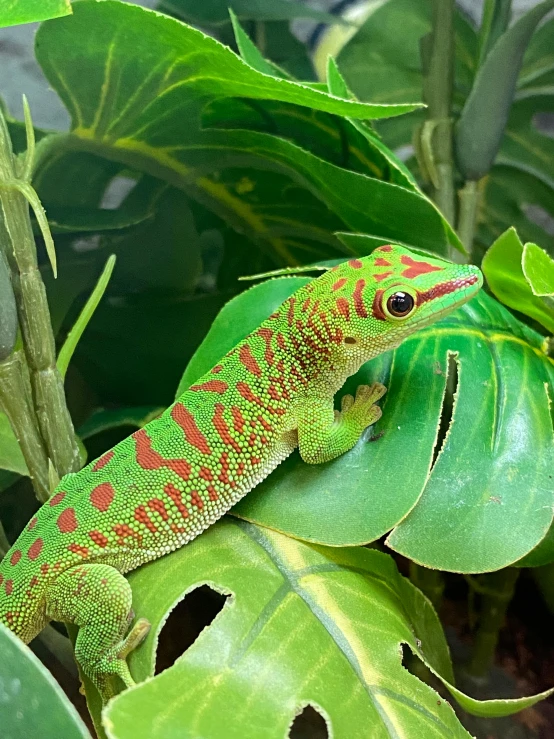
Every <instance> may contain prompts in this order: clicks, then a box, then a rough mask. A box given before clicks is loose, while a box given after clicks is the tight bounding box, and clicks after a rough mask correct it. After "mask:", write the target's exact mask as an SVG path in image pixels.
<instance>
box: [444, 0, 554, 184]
mask: <svg viewBox="0 0 554 739" xmlns="http://www.w3.org/2000/svg"><path fill="white" fill-rule="evenodd" d="M552 8H554V0H546V1H545V2H542V3H540V4H539V5H537V6H535V7H534V8H531V9H530V10H529V11H528V12H527V13H526V14H525V15H524V16H523V17H521V18H520V19H519V20H518V21H517V22H516V23H514V25H513V26H511V27H510V28H509V29H508V30H507V31H506V32H505V33H504V34H502V36H501V37H500V38H499V39H498V41H497V42H496V43H495V44H494V46H493V48H492V49H491V50H490V52H489V53H488V55H487V57H486V59H485V61H484V62H483V64H482V65H481V67H480V68H479V71H478V72H477V75H476V77H475V82H474V84H473V87H472V89H471V92H470V94H469V96H468V98H467V100H466V103H465V105H464V108H463V110H462V114H461V116H460V119H459V120H458V123H457V125H456V137H455V144H456V156H457V160H458V166H459V168H460V170H461V172H462V175H463V176H464V177H465V178H466V179H468V180H478V179H481V177H483V176H484V175H485V174H487V172H488V171H489V170H490V168H491V166H492V164H493V162H494V159H495V157H496V155H497V153H498V150H499V148H500V143H501V141H502V137H503V135H504V129H505V127H506V123H507V121H508V116H509V114H510V108H511V105H512V102H513V99H514V93H515V89H516V83H517V78H518V75H519V72H520V69H521V65H522V62H523V55H524V53H525V49H526V48H527V46H528V44H529V41H530V39H531V36H532V35H533V32H534V31H535V28H536V27H537V25H538V24H539V23H540V21H541V20H542V18H543V17H544V16H545V15H546V14H547V13H548V12H549V11H550V10H552Z"/></svg>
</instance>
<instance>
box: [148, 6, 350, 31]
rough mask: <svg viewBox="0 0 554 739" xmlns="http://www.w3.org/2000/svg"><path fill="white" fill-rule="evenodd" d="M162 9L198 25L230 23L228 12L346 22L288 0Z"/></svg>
mask: <svg viewBox="0 0 554 739" xmlns="http://www.w3.org/2000/svg"><path fill="white" fill-rule="evenodd" d="M159 9H160V10H161V11H162V12H164V13H165V12H169V13H170V14H171V15H177V16H178V17H180V18H182V19H183V20H185V21H187V22H188V23H192V24H193V25H198V26H212V25H220V24H222V23H228V22H229V9H231V10H232V11H233V13H234V14H235V15H236V16H237V18H242V19H244V20H257V21H281V20H292V19H293V18H310V19H311V20H315V21H319V22H320V23H344V21H342V20H341V19H340V18H338V17H337V16H336V15H331V13H324V12H322V11H320V10H316V9H315V8H311V7H310V6H309V5H307V4H305V3H304V2H292V3H291V2H289V0H210V1H209V2H206V3H199V2H198V0H161V2H160V5H159Z"/></svg>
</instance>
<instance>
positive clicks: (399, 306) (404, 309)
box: [387, 292, 414, 318]
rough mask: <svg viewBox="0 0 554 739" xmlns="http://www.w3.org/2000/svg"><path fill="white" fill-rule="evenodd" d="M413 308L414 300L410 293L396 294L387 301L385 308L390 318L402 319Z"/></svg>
mask: <svg viewBox="0 0 554 739" xmlns="http://www.w3.org/2000/svg"><path fill="white" fill-rule="evenodd" d="M413 307H414V299H413V298H412V296H411V295H410V293H403V292H397V293H394V294H393V295H391V296H390V298H389V299H388V300H387V308H388V309H389V313H390V314H391V315H392V316H396V317H397V318H402V317H403V316H407V315H408V313H410V312H411V311H412V309H413Z"/></svg>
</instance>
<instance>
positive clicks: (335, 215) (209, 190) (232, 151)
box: [37, 0, 459, 264]
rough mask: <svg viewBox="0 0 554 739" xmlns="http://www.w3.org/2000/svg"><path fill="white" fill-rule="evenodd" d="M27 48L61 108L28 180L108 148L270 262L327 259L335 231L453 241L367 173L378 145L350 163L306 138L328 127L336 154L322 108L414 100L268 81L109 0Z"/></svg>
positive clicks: (194, 36)
mask: <svg viewBox="0 0 554 739" xmlns="http://www.w3.org/2000/svg"><path fill="white" fill-rule="evenodd" d="M37 57H38V60H39V62H40V63H41V65H42V67H43V69H44V72H45V73H46V75H47V77H48V79H49V81H50V83H51V84H52V86H53V87H54V88H55V89H56V90H57V91H58V93H59V94H60V96H61V98H62V100H63V101H64V103H65V104H66V106H67V108H68V110H69V111H70V113H71V116H72V132H71V133H70V134H68V135H66V136H64V135H62V136H56V137H50V138H49V139H48V140H47V141H46V142H43V146H42V148H41V158H40V161H39V166H38V171H37V176H38V178H39V179H40V178H41V177H42V175H41V173H42V171H43V170H44V168H48V167H50V166H52V162H53V161H55V160H58V162H59V161H63V157H64V156H69V152H70V151H71V152H75V151H81V152H82V151H88V152H91V153H94V154H95V155H97V156H101V157H106V158H109V159H111V160H114V161H117V162H120V163H122V164H125V165H127V166H130V167H132V168H134V169H137V170H140V171H142V172H147V173H149V174H152V175H154V176H156V177H158V178H161V179H163V180H165V181H167V182H170V183H171V184H173V185H176V186H177V187H179V188H181V189H184V190H185V191H186V192H187V194H188V195H189V197H192V198H193V199H195V200H196V201H198V202H199V203H202V204H203V205H204V206H205V207H207V208H208V209H209V210H210V211H212V212H213V213H216V214H217V215H219V216H221V217H222V218H223V219H224V220H225V221H226V222H227V223H229V224H230V225H231V226H233V227H234V228H235V229H236V230H238V231H239V232H240V233H242V234H244V235H245V236H246V237H247V238H248V239H249V240H250V242H251V243H252V244H256V245H258V247H259V248H260V249H261V250H263V251H264V252H265V253H267V254H268V255H269V256H270V257H271V258H272V259H273V261H274V263H275V262H276V263H278V264H292V263H295V262H302V261H304V262H306V261H313V259H314V253H317V256H318V257H321V256H325V252H324V253H323V254H321V249H322V247H323V248H324V249H327V255H328V256H337V255H338V254H339V253H340V252H344V247H343V246H341V245H340V244H339V243H338V242H337V240H336V239H335V238H334V237H333V236H332V233H333V232H334V231H337V230H345V228H346V230H352V231H360V232H364V233H369V234H374V235H376V236H380V237H383V238H386V239H389V240H397V241H400V242H403V243H412V244H414V245H418V246H420V247H422V248H427V249H429V250H432V251H437V252H439V253H440V252H443V253H444V252H445V250H446V248H447V245H448V244H449V243H450V244H452V245H454V246H455V247H459V242H458V240H457V238H456V237H455V235H454V234H453V233H452V231H451V229H450V228H449V227H448V225H447V224H446V223H445V222H444V219H443V218H442V216H441V215H440V214H439V213H438V211H437V210H436V208H435V207H434V206H433V205H432V204H431V203H430V202H429V200H428V199H427V198H426V197H425V196H423V195H422V194H421V193H420V192H419V191H417V190H415V189H414V187H413V186H409V187H407V186H398V185H397V184H396V182H395V181H394V178H393V177H392V175H391V177H388V176H387V175H386V174H385V177H383V178H382V179H380V178H379V174H380V165H381V169H382V166H383V165H384V164H386V162H383V156H382V154H380V153H379V152H378V150H377V147H376V146H373V147H372V146H370V145H369V144H368V143H367V142H365V143H364V142H363V141H362V147H363V148H362V151H361V152H360V156H358V157H353V158H352V162H353V167H352V169H351V168H350V166H349V161H348V159H346V160H345V159H344V156H345V155H348V152H347V151H345V150H343V149H344V147H342V149H340V152H341V156H342V158H340V159H339V160H338V161H336V160H335V156H334V153H331V154H330V155H329V156H330V158H331V161H328V160H327V158H326V155H325V145H321V144H318V143H317V142H318V141H321V138H322V137H323V138H325V136H327V138H329V136H330V137H331V138H333V139H334V144H333V152H334V151H337V146H339V148H340V146H342V144H341V142H342V140H343V138H344V136H343V135H342V133H341V127H340V125H337V124H336V122H334V123H333V127H332V129H331V132H330V134H329V133H328V132H325V130H323V131H322V127H323V126H324V125H325V115H324V114H326V115H327V116H334V117H337V118H338V119H339V120H340V119H341V117H343V116H348V117H349V118H351V119H356V118H364V119H377V118H382V117H390V116H395V115H399V114H401V113H405V112H408V111H411V110H414V108H416V107H418V106H417V105H415V106H414V105H412V104H395V105H386V104H385V105H382V104H378V105H372V104H364V103H360V102H357V101H353V100H345V99H340V98H338V97H336V96H333V95H329V94H327V93H326V92H323V91H322V90H320V89H315V88H312V87H310V86H308V85H302V84H300V83H297V82H293V81H289V80H279V79H276V78H274V77H272V76H269V75H266V74H263V73H262V72H259V71H257V70H255V69H254V68H252V67H250V66H248V65H247V64H245V63H244V62H243V61H241V60H240V58H239V57H237V56H236V55H235V54H234V53H233V52H232V51H231V50H230V49H228V48H226V47H224V46H222V45H220V44H219V43H218V42H216V41H215V40H214V39H212V38H210V37H207V36H205V35H203V34H202V33H201V32H200V31H197V30H195V29H192V28H190V27H188V26H186V25H184V24H182V23H179V22H178V21H176V20H174V19H172V18H168V17H164V16H161V15H160V14H156V13H153V12H151V11H148V10H145V9H142V8H138V7H135V6H132V5H128V4H125V3H119V2H112V1H111V0H108V1H107V2H95V1H93V0H85V1H84V2H80V3H78V4H77V5H76V7H75V9H74V15H73V17H72V18H71V19H70V22H67V23H66V22H65V21H64V20H60V21H56V22H55V23H53V22H52V23H48V22H47V23H45V24H43V26H42V27H41V29H40V30H39V33H38V34H37ZM123 90H124V91H125V92H123ZM214 101H217V102H214ZM268 101H269V102H268ZM268 104H271V105H273V108H274V109H276V110H274V109H272V108H271V105H270V109H269V117H268V115H267V114H266V111H265V106H267V105H268ZM210 105H212V106H213V107H210ZM222 106H223V107H222ZM227 106H228V107H227ZM287 106H288V107H287ZM249 110H250V120H249V121H248V122H247V123H246V128H251V129H256V130H245V121H244V118H245V116H246V114H247V112H248V111H249ZM294 111H297V112H298V113H299V121H298V124H297V125H296V126H295V127H293V126H292V125H291V122H292V120H293V118H294ZM312 111H316V113H315V114H314V118H313V120H312V121H310V115H311V112H312ZM214 117H215V120H213V121H212V120H211V119H212V118H214ZM272 117H275V118H277V119H278V126H277V128H275V127H273V124H271V118H272ZM226 120H228V121H229V123H230V125H228V126H225V123H224V122H225V121H226ZM233 121H236V123H233ZM286 121H288V124H289V125H288V129H287V128H286V126H285V123H286ZM260 122H261V123H262V125H260ZM239 126H240V127H239ZM264 126H265V128H264ZM291 128H293V130H294V132H295V133H294V136H292V137H291V135H290V132H291ZM230 129H231V130H230ZM318 129H319V134H318V133H317V130H318ZM333 129H334V130H333ZM311 131H313V132H314V134H315V135H314V136H313V137H312V136H311V135H310V132H311ZM349 135H350V138H351V139H352V142H353V143H354V141H355V132H353V133H352V134H349ZM285 137H286V138H285ZM291 138H292V139H293V140H290V139H291ZM358 138H359V136H358ZM312 139H313V140H315V142H316V144H315V148H314V151H312V150H309V148H310V147H309V143H307V142H310V141H311V140H312ZM324 143H325V142H324ZM349 149H354V146H352V147H349ZM365 151H370V156H369V157H365ZM371 152H374V153H371ZM364 157H365V158H366V159H367V162H364V164H363V166H360V164H359V161H357V160H359V159H360V158H361V159H362V160H363V159H364ZM334 160H335V161H334ZM374 160H376V163H374ZM368 174H369V175H370V176H368ZM387 179H390V180H391V181H390V182H389V181H384V180H387ZM345 193H348V197H345Z"/></svg>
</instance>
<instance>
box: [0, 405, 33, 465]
mask: <svg viewBox="0 0 554 739" xmlns="http://www.w3.org/2000/svg"><path fill="white" fill-rule="evenodd" d="M0 469H2V470H8V471H10V472H16V473H17V474H18V475H28V474H29V472H28V470H27V465H26V464H25V460H24V459H23V454H22V453H21V449H20V448H19V444H18V443H17V439H16V438H15V435H14V433H13V431H12V427H11V425H10V422H9V421H8V417H7V416H6V414H5V413H2V412H0Z"/></svg>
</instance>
